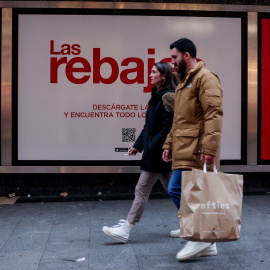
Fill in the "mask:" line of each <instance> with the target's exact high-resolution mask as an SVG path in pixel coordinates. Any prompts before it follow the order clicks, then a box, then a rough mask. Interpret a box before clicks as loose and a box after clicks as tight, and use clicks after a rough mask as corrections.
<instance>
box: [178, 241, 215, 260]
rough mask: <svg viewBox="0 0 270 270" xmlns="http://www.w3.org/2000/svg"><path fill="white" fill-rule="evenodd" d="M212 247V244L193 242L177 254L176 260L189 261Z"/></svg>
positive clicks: (189, 242) (188, 243)
mask: <svg viewBox="0 0 270 270" xmlns="http://www.w3.org/2000/svg"><path fill="white" fill-rule="evenodd" d="M210 246H211V243H204V242H191V241H188V242H187V243H186V245H185V246H184V247H183V248H182V249H181V250H180V251H179V252H178V253H177V254H176V259H177V260H179V261H183V260H187V259H189V258H192V257H195V256H197V255H198V254H200V253H202V252H203V251H205V250H206V249H208V248H209V247H210Z"/></svg>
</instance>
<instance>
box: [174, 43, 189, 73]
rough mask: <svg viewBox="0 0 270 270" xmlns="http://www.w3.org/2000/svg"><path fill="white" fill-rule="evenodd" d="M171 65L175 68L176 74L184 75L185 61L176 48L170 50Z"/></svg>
mask: <svg viewBox="0 0 270 270" xmlns="http://www.w3.org/2000/svg"><path fill="white" fill-rule="evenodd" d="M171 57H172V64H173V65H174V66H176V67H177V73H185V69H186V60H185V59H184V56H183V54H182V53H181V52H179V51H178V50H177V49H176V48H173V49H171Z"/></svg>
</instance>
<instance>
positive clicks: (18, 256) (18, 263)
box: [0, 250, 42, 270]
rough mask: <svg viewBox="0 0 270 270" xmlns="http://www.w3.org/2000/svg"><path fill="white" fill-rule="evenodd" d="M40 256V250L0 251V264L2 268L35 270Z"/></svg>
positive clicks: (6, 269) (7, 269)
mask: <svg viewBox="0 0 270 270" xmlns="http://www.w3.org/2000/svg"><path fill="white" fill-rule="evenodd" d="M41 256H42V252H40V251H32V250H31V251H29V250H21V251H16V250H15V251H14V250H10V251H5V252H4V251H1V252H0V266H1V269H3V270H9V269H10V270H11V269H14V270H15V269H16V270H36V269H37V268H38V265H39V262H40V258H41Z"/></svg>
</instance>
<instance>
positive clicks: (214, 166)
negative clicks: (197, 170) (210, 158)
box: [203, 162, 218, 174]
mask: <svg viewBox="0 0 270 270" xmlns="http://www.w3.org/2000/svg"><path fill="white" fill-rule="evenodd" d="M203 172H204V173H207V166H206V162H204V164H203ZM213 172H214V173H216V174H218V171H217V167H216V163H214V165H213Z"/></svg>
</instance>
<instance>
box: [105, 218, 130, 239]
mask: <svg viewBox="0 0 270 270" xmlns="http://www.w3.org/2000/svg"><path fill="white" fill-rule="evenodd" d="M133 226H134V225H133V224H131V223H129V222H128V221H127V220H126V221H125V222H119V223H118V225H115V226H113V227H108V226H104V227H103V228H102V231H103V232H104V233H105V234H107V235H108V236H109V237H111V238H113V239H115V240H117V241H120V242H122V243H126V242H127V241H128V238H129V232H130V231H131V229H132V228H133Z"/></svg>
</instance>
